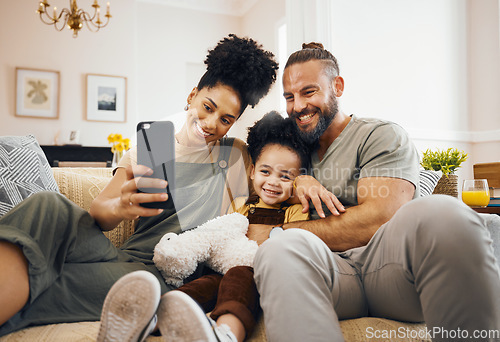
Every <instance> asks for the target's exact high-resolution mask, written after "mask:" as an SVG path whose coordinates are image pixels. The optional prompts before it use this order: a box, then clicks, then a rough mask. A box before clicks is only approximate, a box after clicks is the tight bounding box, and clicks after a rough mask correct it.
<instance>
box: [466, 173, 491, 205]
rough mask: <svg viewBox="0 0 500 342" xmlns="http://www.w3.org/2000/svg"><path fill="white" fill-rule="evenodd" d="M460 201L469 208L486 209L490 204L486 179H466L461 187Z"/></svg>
mask: <svg viewBox="0 0 500 342" xmlns="http://www.w3.org/2000/svg"><path fill="white" fill-rule="evenodd" d="M462 201H464V203H465V204H467V205H468V206H471V207H486V206H488V203H490V191H489V188H488V181H487V180H486V179H466V180H464V184H463V186H462Z"/></svg>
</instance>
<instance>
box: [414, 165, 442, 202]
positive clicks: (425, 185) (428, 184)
mask: <svg viewBox="0 0 500 342" xmlns="http://www.w3.org/2000/svg"><path fill="white" fill-rule="evenodd" d="M441 176H442V173H441V171H434V170H420V176H419V185H420V197H422V196H427V195H430V194H432V192H433V191H434V188H435V187H436V185H437V182H438V181H439V179H440V178H441Z"/></svg>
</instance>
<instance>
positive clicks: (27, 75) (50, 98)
mask: <svg viewBox="0 0 500 342" xmlns="http://www.w3.org/2000/svg"><path fill="white" fill-rule="evenodd" d="M16 116H23V117H30V118H42V119H57V118H59V71H53V70H41V69H28V68H19V67H17V68H16Z"/></svg>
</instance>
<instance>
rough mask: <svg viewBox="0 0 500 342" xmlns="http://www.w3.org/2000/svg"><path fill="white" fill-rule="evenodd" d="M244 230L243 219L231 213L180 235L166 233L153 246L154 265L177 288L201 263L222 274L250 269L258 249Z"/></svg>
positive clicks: (246, 226) (239, 215) (243, 217)
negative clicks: (239, 267)
mask: <svg viewBox="0 0 500 342" xmlns="http://www.w3.org/2000/svg"><path fill="white" fill-rule="evenodd" d="M247 230H248V219H247V218H246V216H244V215H242V214H239V213H232V214H228V215H223V216H219V217H216V218H214V219H212V220H210V221H208V222H206V223H204V224H202V225H201V226H199V227H197V228H194V229H191V230H187V231H185V232H183V233H181V234H179V235H177V234H175V233H167V234H165V235H164V236H163V237H162V238H161V240H160V241H159V242H158V244H157V245H156V246H155V249H154V256H153V261H154V263H155V265H156V267H157V268H158V269H159V270H160V272H161V273H162V275H163V277H164V278H165V282H166V283H167V284H171V285H174V286H176V287H179V286H181V285H182V284H183V282H184V279H186V278H187V277H188V276H190V275H191V274H193V272H194V271H195V270H196V268H197V267H198V264H199V263H201V262H205V263H206V264H207V265H208V266H209V267H210V268H211V269H213V270H214V271H216V272H218V273H221V274H225V273H226V272H227V271H228V270H229V269H230V268H232V267H234V266H253V259H254V257H255V253H256V252H257V248H258V245H257V242H255V241H253V240H249V239H248V238H247V236H246V233H247Z"/></svg>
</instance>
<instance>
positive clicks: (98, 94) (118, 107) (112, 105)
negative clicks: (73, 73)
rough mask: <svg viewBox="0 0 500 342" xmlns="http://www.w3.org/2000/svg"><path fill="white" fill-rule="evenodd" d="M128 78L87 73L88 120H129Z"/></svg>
mask: <svg viewBox="0 0 500 342" xmlns="http://www.w3.org/2000/svg"><path fill="white" fill-rule="evenodd" d="M126 105H127V78H126V77H122V76H110V75H94V74H87V120H89V121H108V122H125V121H126V120H127V113H126Z"/></svg>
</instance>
